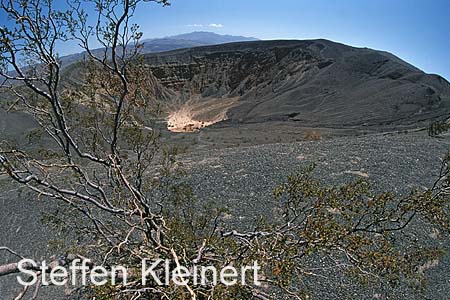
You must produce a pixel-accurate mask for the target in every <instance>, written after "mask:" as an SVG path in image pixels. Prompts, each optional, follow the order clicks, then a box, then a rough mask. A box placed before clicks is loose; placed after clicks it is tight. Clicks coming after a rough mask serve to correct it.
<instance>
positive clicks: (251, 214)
mask: <svg viewBox="0 0 450 300" xmlns="http://www.w3.org/2000/svg"><path fill="white" fill-rule="evenodd" d="M449 146H450V139H432V138H429V137H427V136H425V135H424V134H421V133H416V134H408V135H372V136H364V137H358V138H355V137H342V138H335V139H330V140H322V141H311V142H299V143H290V144H272V145H260V146H252V147H241V148H230V149H220V150H214V151H207V150H199V151H195V152H194V151H192V152H189V153H187V154H185V155H183V156H182V157H181V161H182V162H183V163H184V165H185V167H186V169H188V173H189V178H188V180H189V182H190V183H191V184H192V185H193V187H194V190H195V191H196V193H197V195H198V196H199V197H200V198H201V199H205V200H206V199H210V200H213V201H217V203H221V204H222V205H225V206H228V207H229V208H230V210H231V215H232V220H233V222H235V223H236V224H238V225H239V226H241V227H243V228H244V227H247V226H248V224H249V223H250V221H251V220H252V219H254V218H256V217H258V216H259V215H270V214H272V213H273V208H274V206H275V201H274V199H273V198H272V196H271V191H272V190H273V188H274V187H276V186H277V185H278V184H280V183H282V182H283V181H284V180H285V179H286V176H287V175H288V174H289V173H292V172H294V171H295V170H298V169H299V168H301V167H304V166H306V165H308V164H310V163H313V162H314V163H316V164H317V169H316V174H317V176H319V177H320V178H323V179H327V180H332V181H333V182H344V181H347V180H352V179H354V178H357V177H358V176H365V177H366V176H368V178H369V179H370V180H372V181H373V182H374V184H375V186H376V187H377V188H380V189H392V190H394V191H396V192H398V193H405V192H407V191H408V190H409V189H410V188H411V187H413V186H416V187H417V186H429V185H430V184H431V183H432V181H433V178H434V177H435V176H437V171H438V167H439V158H440V157H442V156H443V155H444V154H445V152H446V151H447V150H448V149H449ZM0 179H1V178H0ZM0 182H1V183H3V184H2V185H0V187H1V188H2V192H1V193H0V228H1V230H0V245H5V246H10V247H12V248H14V249H16V250H18V251H20V252H22V253H23V254H24V255H26V256H31V257H34V258H38V259H39V258H42V257H44V256H45V255H46V254H47V250H46V249H47V248H46V241H47V239H48V238H47V233H46V232H45V231H42V229H41V228H40V227H39V219H40V212H41V211H42V210H43V209H45V207H46V206H47V205H48V204H46V203H45V202H38V201H32V202H28V201H26V200H24V199H23V197H19V196H18V194H17V190H16V189H14V187H11V186H10V185H9V184H7V185H5V184H4V180H0ZM418 230H422V229H420V228H419V229H418ZM446 244H447V246H448V245H449V244H450V243H449V241H446ZM12 260H13V258H12V257H10V256H7V255H5V254H4V253H0V263H4V262H8V261H12ZM430 274H431V276H432V280H431V282H430V285H429V291H428V292H427V299H436V300H438V299H446V297H447V296H448V295H447V294H448V291H450V259H449V258H448V257H447V258H446V259H444V261H441V262H440V264H439V266H438V267H436V268H435V269H433V270H432V271H431V272H430ZM314 284H315V286H314V287H315V292H316V294H317V295H318V297H317V299H369V298H372V297H374V296H376V297H378V298H379V299H406V298H408V299H409V298H414V297H413V296H414V295H411V294H409V293H410V292H408V291H405V290H403V289H398V290H388V291H386V290H385V289H384V288H383V287H380V290H370V291H364V290H362V289H360V288H359V287H358V286H354V285H351V284H350V283H348V282H344V281H342V280H341V279H339V278H336V277H332V278H331V279H330V282H325V283H323V282H322V283H320V282H315V283H314ZM338 285H340V286H341V287H342V286H344V287H345V291H344V292H342V293H339V294H337V292H336V290H334V288H333V287H334V286H338ZM15 290H17V285H16V284H15V278H14V277H10V278H7V279H1V280H0V299H1V300H3V299H10V296H9V295H11V292H13V291H15ZM40 299H46V300H52V299H62V298H61V296H56V294H53V292H52V291H51V290H49V293H45V294H44V296H43V297H42V298H40Z"/></svg>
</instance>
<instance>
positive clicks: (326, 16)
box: [136, 0, 450, 79]
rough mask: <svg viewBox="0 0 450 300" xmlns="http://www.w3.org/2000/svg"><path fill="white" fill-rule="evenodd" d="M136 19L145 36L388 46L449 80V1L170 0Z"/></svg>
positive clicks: (141, 12)
mask: <svg viewBox="0 0 450 300" xmlns="http://www.w3.org/2000/svg"><path fill="white" fill-rule="evenodd" d="M136 20H137V21H138V23H140V24H141V29H142V31H143V32H144V37H145V38H151V37H163V36H168V35H173V34H178V33H185V32H191V31H198V30H202V31H214V32H217V33H221V34H234V35H245V36H254V37H257V38H261V39H312V38H326V39H330V40H333V41H338V42H342V43H345V44H349V45H352V46H359V47H369V48H374V49H380V50H386V51H389V52H392V53H394V54H396V55H398V56H399V57H401V58H402V59H404V60H406V61H408V62H410V63H412V64H414V65H416V66H417V67H419V68H420V69H422V70H424V71H426V72H428V73H437V74H440V75H442V76H444V77H446V78H447V79H450V0H315V1H312V0H311V1H306V0H274V1H269V0H173V1H172V6H171V7H165V8H162V7H158V6H157V5H154V4H151V5H148V4H147V5H144V6H142V8H141V9H140V10H139V12H138V13H137V15H136ZM209 24H216V25H219V26H220V25H221V26H222V27H221V28H218V27H210V26H208V25H209ZM189 25H191V26H189ZM192 25H204V26H202V27H198V26H197V27H194V26H192Z"/></svg>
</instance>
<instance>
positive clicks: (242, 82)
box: [146, 40, 450, 128]
mask: <svg viewBox="0 0 450 300" xmlns="http://www.w3.org/2000/svg"><path fill="white" fill-rule="evenodd" d="M146 60H147V62H148V63H149V64H150V65H152V66H153V72H154V74H155V76H156V77H157V78H158V79H159V80H160V82H161V83H162V84H163V85H165V86H166V87H167V88H169V89H172V90H174V91H176V92H178V94H179V96H178V97H179V98H181V99H184V100H189V99H192V98H193V97H194V96H195V97H196V98H198V97H197V96H199V95H200V96H201V97H200V98H199V99H198V100H197V101H199V102H201V101H202V99H211V98H216V101H218V102H220V101H221V99H223V98H224V97H238V98H239V101H237V103H236V104H235V105H234V107H233V108H232V109H230V110H229V111H228V113H227V116H228V118H229V119H230V120H231V121H233V122H238V123H254V122H257V123H259V122H267V121H296V122H298V123H299V124H300V125H302V126H312V127H314V126H323V127H331V128H342V127H365V126H374V127H379V128H385V127H391V128H392V127H396V126H410V127H416V126H418V125H420V124H425V123H427V122H428V121H429V120H432V119H443V118H446V117H448V116H449V115H450V84H449V83H448V82H447V81H446V80H445V79H443V78H442V77H440V76H437V75H428V74H425V73H424V72H422V71H421V70H419V69H417V68H415V67H414V66H412V65H410V64H408V63H406V62H404V61H402V60H401V59H399V58H397V57H395V56H394V55H392V54H390V53H387V52H382V51H376V50H372V49H366V48H354V47H350V46H346V45H343V44H338V43H334V42H331V41H327V40H309V41H257V42H244V43H231V44H225V45H217V46H207V47H198V48H192V49H185V50H176V51H171V52H165V53H159V54H149V55H147V56H146ZM177 101H179V99H177ZM200 117H201V115H200Z"/></svg>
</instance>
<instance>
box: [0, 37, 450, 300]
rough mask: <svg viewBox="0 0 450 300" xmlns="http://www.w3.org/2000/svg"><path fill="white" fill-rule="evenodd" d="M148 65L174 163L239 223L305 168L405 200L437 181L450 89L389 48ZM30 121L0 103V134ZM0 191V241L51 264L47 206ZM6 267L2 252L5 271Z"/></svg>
mask: <svg viewBox="0 0 450 300" xmlns="http://www.w3.org/2000/svg"><path fill="white" fill-rule="evenodd" d="M181 40H182V39H181ZM188 46H191V45H188ZM145 60H146V63H147V64H148V65H149V66H150V67H151V71H152V73H153V75H154V81H153V82H152V83H151V88H152V91H154V94H155V96H161V95H162V96H163V97H160V99H158V100H159V101H161V103H162V104H164V107H165V108H166V115H165V116H164V118H162V119H161V120H159V121H158V122H157V124H158V126H159V127H160V129H162V130H163V140H164V141H165V142H168V143H172V144H176V145H180V146H181V147H182V148H184V149H186V152H185V153H184V154H183V155H181V156H180V161H181V162H182V163H183V165H184V167H185V168H186V170H187V171H188V172H187V174H188V176H187V178H186V180H187V181H188V182H189V183H190V184H191V185H192V186H193V188H194V191H195V193H196V195H197V196H198V197H199V198H200V199H202V200H205V201H209V200H210V201H213V202H215V203H218V204H221V205H223V206H226V207H228V208H229V209H230V215H229V219H230V221H231V222H233V223H234V224H236V226H238V227H239V228H246V227H247V226H248V225H249V224H250V223H251V221H252V220H254V219H255V218H257V217H259V216H268V217H269V218H270V216H271V215H273V214H276V208H277V202H276V201H275V199H274V198H273V197H272V190H273V188H275V187H276V186H277V185H278V184H280V183H282V182H284V181H285V180H286V178H287V176H288V175H289V174H290V173H292V172H295V171H297V170H299V169H300V168H302V167H305V166H307V165H308V164H310V163H316V164H317V165H318V167H317V170H316V175H317V176H318V177H319V178H321V179H323V180H326V181H327V182H329V183H330V184H331V183H337V184H339V183H343V182H347V181H349V180H353V179H356V178H360V177H362V178H366V179H368V180H370V181H372V182H373V183H374V187H375V189H378V190H386V189H390V190H393V191H394V192H396V193H398V194H405V193H407V192H408V191H409V190H410V189H411V188H413V187H419V188H421V187H427V186H430V185H431V184H432V182H433V180H434V179H435V177H436V176H437V173H438V170H439V165H440V158H441V157H442V156H443V155H444V154H445V153H446V151H448V149H449V146H450V140H449V138H448V137H444V138H439V139H437V138H430V137H428V135H427V134H426V131H424V130H423V129H424V128H425V127H426V126H428V124H429V123H430V122H432V121H435V120H445V119H447V118H448V117H449V116H450V84H449V83H448V82H447V81H446V80H445V79H443V78H442V77H440V76H437V75H428V74H425V73H424V72H422V71H420V70H419V69H417V68H415V67H414V66H411V65H410V64H408V63H406V62H404V61H402V60H401V59H399V58H397V57H395V56H393V55H392V54H389V53H386V52H382V51H376V50H371V49H362V48H354V47H350V46H346V45H342V44H338V43H334V42H331V41H327V40H311V41H254V42H245V43H231V44H225V45H216V46H205V47H198V48H191V49H182V50H175V51H171V52H165V53H157V54H147V55H146V56H145ZM82 73H83V72H82V65H81V64H73V65H70V66H69V67H67V68H66V69H65V74H64V76H65V78H64V80H65V83H66V84H80V83H82V82H81V79H82V76H81V75H82ZM0 101H1V100H0ZM35 126H36V124H35V123H34V122H32V120H31V118H30V117H29V116H27V115H25V114H23V113H19V112H6V110H4V109H1V108H0V139H4V138H7V139H12V140H15V141H16V142H17V143H21V144H27V145H29V146H35V145H36V141H34V140H33V128H34V127H35ZM167 129H169V130H167ZM44 144H45V143H44ZM0 188H1V189H2V192H1V193H0V226H2V227H3V230H0V245H4V246H8V247H11V248H13V249H17V250H19V251H20V252H21V253H22V254H23V255H25V256H29V257H33V258H36V259H41V258H47V259H48V257H49V256H50V255H51V254H54V253H52V252H51V251H50V250H49V248H48V242H49V240H50V239H51V237H52V236H55V233H51V232H49V231H48V229H47V228H45V227H44V228H43V227H42V226H41V223H40V219H41V217H42V212H43V211H45V210H46V208H48V207H49V206H51V205H52V204H51V203H50V202H46V201H45V200H37V199H30V197H29V195H27V194H24V193H23V191H22V190H20V189H18V188H17V187H16V186H14V185H11V184H10V183H9V182H8V181H7V179H6V178H4V177H0ZM415 233H424V234H426V235H428V234H430V233H429V232H428V227H427V224H415V226H413V229H412V231H411V232H409V233H408V234H415ZM57 235H58V234H57V233H56V237H57ZM435 243H436V244H440V245H442V246H444V247H445V248H447V249H449V247H450V245H449V242H448V241H439V240H436V241H435ZM12 260H13V258H12V257H10V256H8V255H6V256H5V255H2V256H0V264H1V263H5V262H9V261H12ZM319 263H326V262H324V261H320V262H319ZM449 268H450V260H449V256H446V257H445V258H444V259H443V260H442V261H439V262H438V264H437V266H435V267H434V268H432V269H430V270H428V271H427V272H428V273H429V275H430V278H431V280H430V282H429V285H428V288H427V290H426V291H425V292H424V298H425V299H436V300H439V299H445V298H446V297H447V296H448V295H447V294H448V291H449V290H450V281H449V278H448V273H449ZM306 283H307V284H309V286H312V287H314V288H313V289H312V291H311V293H312V294H313V296H315V297H314V298H313V299H330V300H331V299H409V298H412V299H414V297H416V296H417V295H415V294H414V293H413V292H412V291H411V290H408V289H406V288H405V287H399V288H395V289H390V288H388V287H383V286H380V287H377V288H373V289H365V288H364V287H361V286H360V285H358V284H355V283H353V282H351V281H348V280H346V279H345V278H342V277H340V276H339V274H331V273H330V274H329V278H327V280H322V281H315V280H312V281H311V282H306ZM17 288H18V287H17V285H16V284H15V278H14V276H12V277H10V278H7V279H6V280H5V279H2V280H0V299H10V295H11V294H13V293H15V292H16V291H17ZM60 294H61V290H59V291H58V292H56V291H55V289H53V288H46V289H44V294H43V296H42V299H46V300H53V299H55V300H60V299H61V297H62V296H61V295H60Z"/></svg>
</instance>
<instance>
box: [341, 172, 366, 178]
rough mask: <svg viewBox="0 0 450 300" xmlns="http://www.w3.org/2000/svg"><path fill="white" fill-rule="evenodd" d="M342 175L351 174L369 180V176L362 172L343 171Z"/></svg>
mask: <svg viewBox="0 0 450 300" xmlns="http://www.w3.org/2000/svg"><path fill="white" fill-rule="evenodd" d="M344 174H352V175H357V176H361V177H364V178H369V174H368V173H366V172H363V171H345V172H344Z"/></svg>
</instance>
